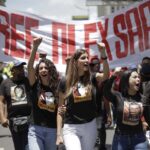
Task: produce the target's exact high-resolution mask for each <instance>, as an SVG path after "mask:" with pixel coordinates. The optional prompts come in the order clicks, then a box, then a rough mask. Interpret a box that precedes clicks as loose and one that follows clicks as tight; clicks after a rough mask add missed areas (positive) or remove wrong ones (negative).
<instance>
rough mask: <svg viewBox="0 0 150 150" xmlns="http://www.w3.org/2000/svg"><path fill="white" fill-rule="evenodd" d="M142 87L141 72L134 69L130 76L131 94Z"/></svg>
mask: <svg viewBox="0 0 150 150" xmlns="http://www.w3.org/2000/svg"><path fill="white" fill-rule="evenodd" d="M139 88H140V76H139V74H138V73H137V72H136V71H134V72H132V73H131V75H130V77H129V91H130V92H131V94H132V93H133V94H135V93H136V92H137V91H138V90H139Z"/></svg>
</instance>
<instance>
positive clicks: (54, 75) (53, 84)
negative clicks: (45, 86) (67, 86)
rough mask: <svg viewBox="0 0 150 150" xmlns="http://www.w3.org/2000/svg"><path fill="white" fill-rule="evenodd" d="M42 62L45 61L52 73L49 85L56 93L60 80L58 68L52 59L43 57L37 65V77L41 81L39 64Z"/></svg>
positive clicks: (50, 73)
mask: <svg viewBox="0 0 150 150" xmlns="http://www.w3.org/2000/svg"><path fill="white" fill-rule="evenodd" d="M41 63H45V64H46V66H47V68H48V72H49V75H50V80H49V87H50V88H51V90H52V91H53V92H54V93H55V91H56V90H57V86H58V82H59V74H58V72H57V70H56V67H55V65H54V63H53V62H52V61H51V60H49V59H46V58H42V59H41V60H40V61H39V63H38V65H37V66H36V77H37V80H39V81H40V82H41V78H40V76H39V66H40V64H41Z"/></svg>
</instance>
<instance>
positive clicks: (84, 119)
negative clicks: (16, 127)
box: [56, 43, 109, 150]
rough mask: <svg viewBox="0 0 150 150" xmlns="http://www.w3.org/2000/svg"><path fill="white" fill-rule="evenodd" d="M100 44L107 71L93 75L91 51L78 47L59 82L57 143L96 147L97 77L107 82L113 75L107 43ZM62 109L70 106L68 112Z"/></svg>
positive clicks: (71, 148) (73, 149) (74, 148)
mask: <svg viewBox="0 0 150 150" xmlns="http://www.w3.org/2000/svg"><path fill="white" fill-rule="evenodd" d="M98 48H99V51H100V53H101V59H102V60H103V73H95V74H93V75H92V74H91V72H90V68H89V55H88V52H87V51H86V50H85V49H78V50H76V52H75V53H74V54H73V55H72V56H71V58H70V61H69V64H68V71H67V72H66V76H65V79H63V82H60V83H61V84H59V88H58V89H59V109H58V110H59V111H58V113H57V141H56V144H57V145H59V144H60V143H63V142H64V144H65V146H66V150H81V149H82V150H93V149H94V146H95V142H96V137H97V126H96V88H95V83H94V80H95V81H96V82H103V81H104V80H106V79H108V78H109V65H108V62H107V56H106V51H105V45H104V43H98ZM65 107H66V108H65ZM61 109H62V110H63V109H66V111H65V113H64V114H63V113H62V111H60V110H61ZM63 123H64V126H63ZM62 126H63V132H62ZM63 140H64V141H63Z"/></svg>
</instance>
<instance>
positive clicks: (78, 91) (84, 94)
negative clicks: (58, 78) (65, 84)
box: [73, 85, 92, 103]
mask: <svg viewBox="0 0 150 150" xmlns="http://www.w3.org/2000/svg"><path fill="white" fill-rule="evenodd" d="M73 98H74V103H79V102H84V101H90V100H92V92H91V88H89V87H88V86H84V85H80V86H75V87H73Z"/></svg>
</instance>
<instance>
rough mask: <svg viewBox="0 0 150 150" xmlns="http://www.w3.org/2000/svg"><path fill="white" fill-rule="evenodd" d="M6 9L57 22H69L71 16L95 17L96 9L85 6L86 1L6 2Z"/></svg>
mask: <svg viewBox="0 0 150 150" xmlns="http://www.w3.org/2000/svg"><path fill="white" fill-rule="evenodd" d="M6 7H7V8H8V9H10V10H17V11H18V10H19V11H24V12H30V13H33V14H37V15H40V16H43V17H48V18H51V19H59V20H68V19H69V20H71V17H72V16H73V15H88V14H90V18H92V19H95V18H96V17H97V13H96V11H97V9H96V7H95V6H90V7H88V6H86V0H7V1H6Z"/></svg>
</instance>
